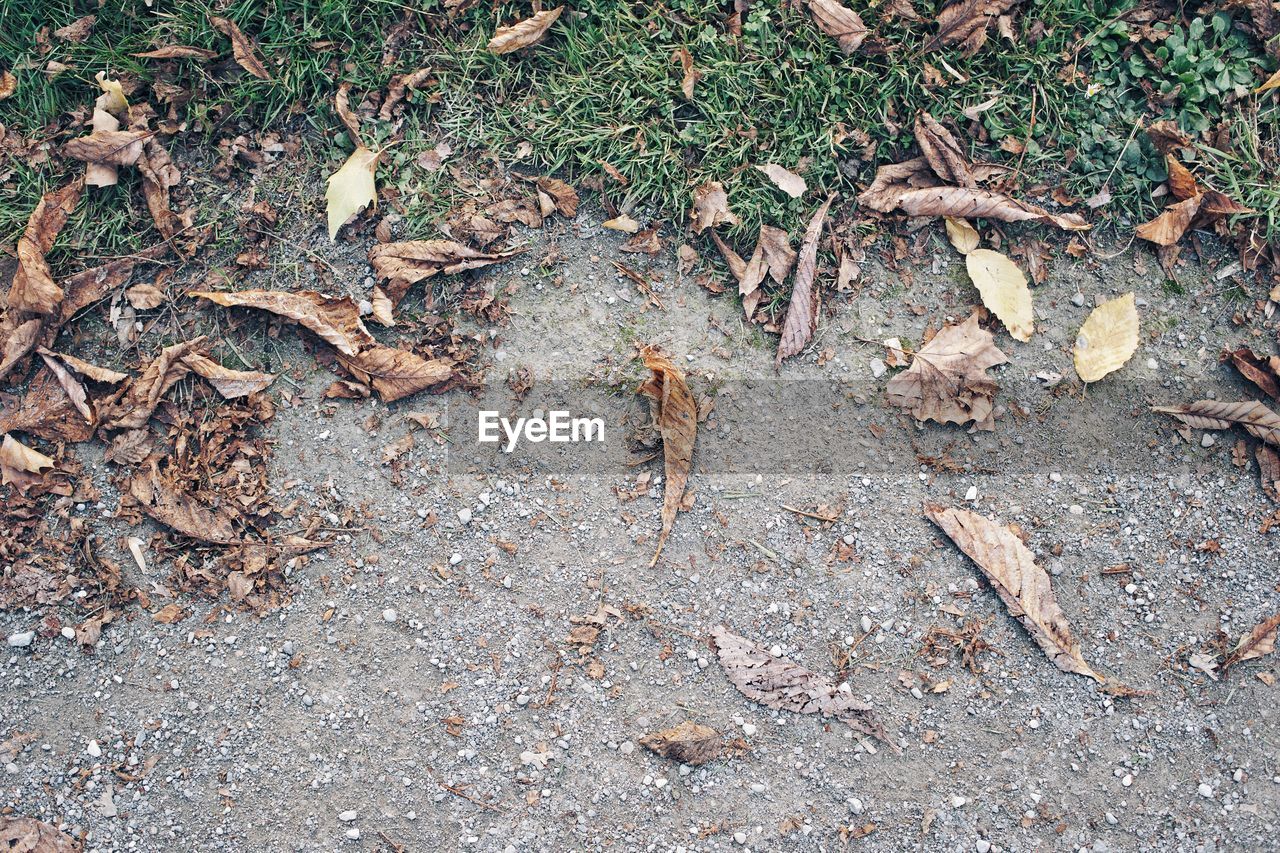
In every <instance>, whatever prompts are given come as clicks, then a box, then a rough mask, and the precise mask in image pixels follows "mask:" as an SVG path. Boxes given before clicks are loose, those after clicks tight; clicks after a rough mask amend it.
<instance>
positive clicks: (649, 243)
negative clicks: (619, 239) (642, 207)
mask: <svg viewBox="0 0 1280 853" xmlns="http://www.w3.org/2000/svg"><path fill="white" fill-rule="evenodd" d="M618 250H619V251H622V252H631V253H633V254H634V253H640V254H645V255H656V254H658V252H660V251H662V240H661V238H659V236H658V226H657V225H650V226H649V227H648V228H646V229H644V230H643V231H638V232H636V233H635V234H633V235H632V236H631V239H629V240H627V242H625V243H623V244H622V245H621V246H619V247H618Z"/></svg>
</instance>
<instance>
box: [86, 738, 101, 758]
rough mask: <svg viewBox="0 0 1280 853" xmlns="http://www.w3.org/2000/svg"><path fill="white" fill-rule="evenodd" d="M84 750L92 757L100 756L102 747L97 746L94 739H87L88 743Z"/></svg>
mask: <svg viewBox="0 0 1280 853" xmlns="http://www.w3.org/2000/svg"><path fill="white" fill-rule="evenodd" d="M84 751H85V752H87V753H89V754H90V755H92V756H93V757H94V758H101V757H102V747H100V746H98V742H97V741H96V740H91V741H89V745H88V746H86V747H85V748H84Z"/></svg>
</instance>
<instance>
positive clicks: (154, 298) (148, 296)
mask: <svg viewBox="0 0 1280 853" xmlns="http://www.w3.org/2000/svg"><path fill="white" fill-rule="evenodd" d="M124 298H125V299H126V300H127V301H128V303H129V304H130V305H132V306H133V307H134V309H135V310H138V311H150V310H151V309H153V308H159V307H160V306H161V305H163V304H164V303H165V300H166V299H167V298H168V297H166V296H165V295H164V291H163V290H161V289H160V288H158V287H156V286H155V285H154V284H145V283H144V284H135V285H134V286H133V287H131V288H129V289H128V290H126V291H125V292H124Z"/></svg>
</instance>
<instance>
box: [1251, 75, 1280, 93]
mask: <svg viewBox="0 0 1280 853" xmlns="http://www.w3.org/2000/svg"><path fill="white" fill-rule="evenodd" d="M1268 89H1280V70H1277V71H1276V73H1275V74H1272V75H1271V76H1270V77H1268V78H1267V82H1265V83H1263V84H1262V85H1261V86H1259V87H1258V88H1256V89H1254V90H1253V93H1254V94H1255V95H1256V94H1258V93H1259V92H1265V91H1267V90H1268Z"/></svg>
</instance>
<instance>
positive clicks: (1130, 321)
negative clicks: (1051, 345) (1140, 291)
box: [1075, 293, 1138, 382]
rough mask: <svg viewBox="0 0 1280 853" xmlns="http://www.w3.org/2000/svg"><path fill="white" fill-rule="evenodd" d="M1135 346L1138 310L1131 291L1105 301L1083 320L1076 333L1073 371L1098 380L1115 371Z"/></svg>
mask: <svg viewBox="0 0 1280 853" xmlns="http://www.w3.org/2000/svg"><path fill="white" fill-rule="evenodd" d="M1137 349H1138V309H1137V307H1136V306H1135V305H1134V301H1133V294H1132V293H1126V294H1125V295H1123V296H1117V297H1116V298H1115V299H1112V300H1111V301H1110V302H1104V303H1102V304H1101V305H1099V306H1098V307H1097V308H1094V309H1093V313H1091V314H1090V315H1089V318H1088V319H1087V320H1085V321H1084V325H1083V326H1081V327H1080V332H1079V334H1078V335H1076V348H1075V361H1076V373H1078V374H1080V378H1081V379H1083V380H1084V381H1085V382H1097V381H1098V380H1099V379H1101V378H1102V377H1104V376H1106V375H1107V374H1108V373H1110V372H1112V371H1113V370H1118V369H1120V368H1121V367H1123V366H1124V363H1125V362H1126V361H1128V360H1129V359H1130V358H1132V357H1133V354H1134V352H1135V351H1136V350H1137Z"/></svg>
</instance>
